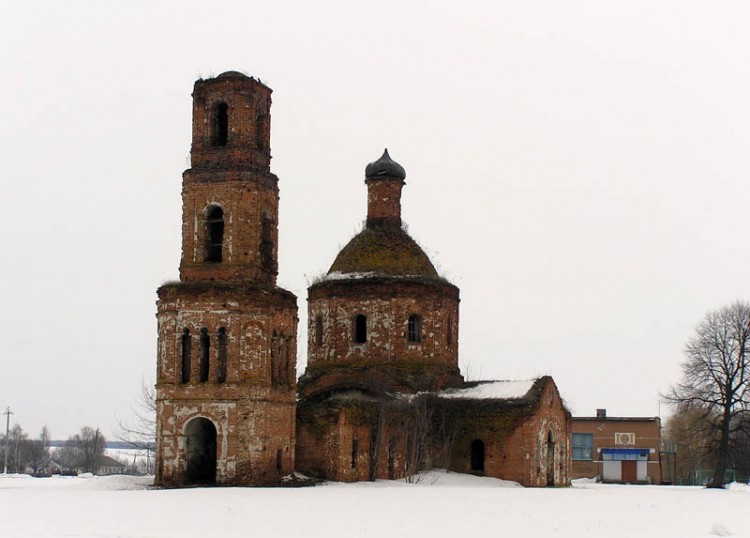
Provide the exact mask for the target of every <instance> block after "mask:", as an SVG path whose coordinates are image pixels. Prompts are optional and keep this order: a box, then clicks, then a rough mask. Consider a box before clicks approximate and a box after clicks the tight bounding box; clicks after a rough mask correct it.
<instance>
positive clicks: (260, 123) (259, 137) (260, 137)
mask: <svg viewBox="0 0 750 538" xmlns="http://www.w3.org/2000/svg"><path fill="white" fill-rule="evenodd" d="M266 118H267V116H266V115H265V114H258V116H257V118H256V121H255V125H256V127H255V129H256V132H255V145H256V146H257V147H258V149H264V148H265V146H266V130H267V128H266V125H267V124H268V121H267V119H266Z"/></svg>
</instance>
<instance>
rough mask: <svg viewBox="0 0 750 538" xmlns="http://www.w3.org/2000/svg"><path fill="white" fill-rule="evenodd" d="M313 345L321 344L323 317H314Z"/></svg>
mask: <svg viewBox="0 0 750 538" xmlns="http://www.w3.org/2000/svg"><path fill="white" fill-rule="evenodd" d="M315 345H316V346H318V347H320V346H322V345H323V317H322V316H316V317H315Z"/></svg>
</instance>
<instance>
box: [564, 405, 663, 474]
mask: <svg viewBox="0 0 750 538" xmlns="http://www.w3.org/2000/svg"><path fill="white" fill-rule="evenodd" d="M571 456H572V470H571V478H596V479H597V480H599V481H601V482H614V483H627V484H671V483H673V482H674V466H675V450H674V444H673V443H665V442H663V441H662V440H661V419H660V418H659V417H608V416H607V410H606V409H597V412H596V416H594V417H573V422H572V453H571Z"/></svg>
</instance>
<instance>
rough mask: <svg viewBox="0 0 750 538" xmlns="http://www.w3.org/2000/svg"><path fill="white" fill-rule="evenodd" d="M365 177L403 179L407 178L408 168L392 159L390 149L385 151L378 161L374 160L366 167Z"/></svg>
mask: <svg viewBox="0 0 750 538" xmlns="http://www.w3.org/2000/svg"><path fill="white" fill-rule="evenodd" d="M365 178H367V179H397V180H400V181H403V180H404V179H406V170H404V167H403V166H401V165H400V164H398V163H397V162H396V161H394V160H393V159H391V156H390V155H388V149H387V148H386V150H385V151H384V152H383V156H382V157H380V159H378V160H377V161H373V162H371V163H370V164H368V165H367V167H366V168H365Z"/></svg>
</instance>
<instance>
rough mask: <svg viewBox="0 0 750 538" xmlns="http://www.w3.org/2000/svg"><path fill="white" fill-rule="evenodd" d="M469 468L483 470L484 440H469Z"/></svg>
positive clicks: (476, 470) (475, 470) (474, 470)
mask: <svg viewBox="0 0 750 538" xmlns="http://www.w3.org/2000/svg"><path fill="white" fill-rule="evenodd" d="M471 470H472V472H484V442H483V441H482V440H481V439H474V440H473V441H472V442H471Z"/></svg>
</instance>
